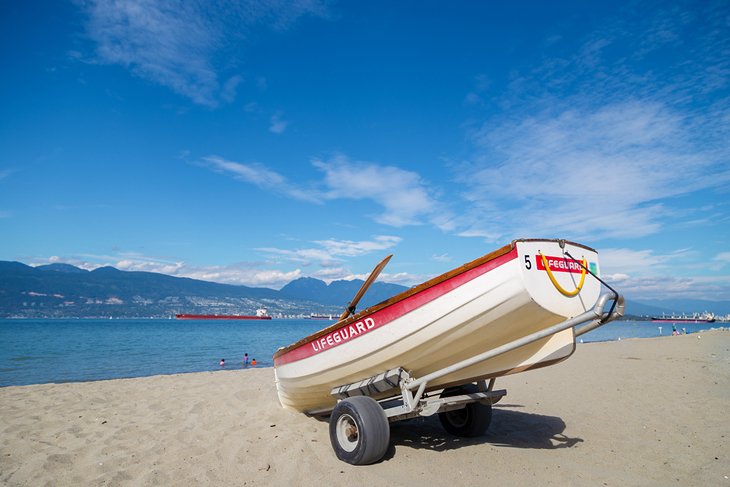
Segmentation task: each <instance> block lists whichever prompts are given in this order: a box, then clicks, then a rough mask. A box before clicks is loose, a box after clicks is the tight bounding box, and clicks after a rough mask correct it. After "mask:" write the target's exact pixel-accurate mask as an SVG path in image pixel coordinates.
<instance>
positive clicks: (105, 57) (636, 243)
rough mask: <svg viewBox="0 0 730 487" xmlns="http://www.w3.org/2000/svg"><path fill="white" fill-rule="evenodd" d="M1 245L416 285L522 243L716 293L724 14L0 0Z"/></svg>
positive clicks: (87, 263)
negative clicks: (554, 247) (568, 246)
mask: <svg viewBox="0 0 730 487" xmlns="http://www.w3.org/2000/svg"><path fill="white" fill-rule="evenodd" d="M0 39H1V41H0V49H1V50H0V53H1V56H2V58H1V59H2V66H3V75H2V77H1V78H0V86H2V89H1V90H0V107H2V109H0V235H1V236H2V238H0V259H2V260H18V261H21V262H24V263H27V264H31V265H38V264H44V263H49V262H68V263H71V264H74V265H78V266H80V267H84V268H87V269H92V268H95V267H99V266H102V265H113V266H115V267H118V268H120V269H123V270H144V271H153V272H163V273H167V274H171V275H176V276H188V277H194V278H200V279H206V280H213V281H218V282H226V283H233V284H245V285H249V286H265V287H271V288H279V287H281V286H282V285H284V284H286V283H287V282H289V281H291V280H293V279H296V278H298V277H303V276H312V277H318V278H321V279H324V280H327V281H329V280H332V279H342V278H345V279H349V278H353V277H360V278H362V277H363V276H364V275H366V274H367V273H368V272H369V271H370V269H371V268H372V267H373V266H374V265H375V263H377V262H378V261H379V260H380V259H381V258H382V257H384V256H385V255H386V254H388V253H394V254H395V257H394V258H393V260H391V263H390V264H389V266H388V267H387V268H386V270H385V271H384V273H383V274H382V278H381V279H383V280H385V281H390V282H397V283H401V284H405V285H412V284H416V283H419V282H421V281H423V280H425V279H427V278H429V277H431V276H434V275H437V274H440V273H442V272H445V271H447V270H449V269H451V268H453V267H456V266H458V265H461V264H462V263H465V262H467V261H469V260H471V259H474V258H476V257H479V256H481V255H483V254H485V253H487V252H489V251H491V250H494V249H495V248H498V247H501V246H502V245H504V244H506V243H508V242H510V241H511V240H512V239H515V238H521V237H546V238H566V239H570V240H574V241H578V242H581V243H584V244H586V245H589V246H592V247H594V248H596V249H598V250H599V254H600V256H601V263H602V272H603V275H604V276H605V277H606V278H607V279H608V280H610V281H611V282H612V283H614V284H615V286H616V287H617V288H618V289H620V290H622V291H623V292H625V293H626V295H627V296H628V297H629V298H633V299H639V300H641V299H644V300H650V299H666V298H680V297H681V298H705V299H711V300H728V299H730V244H728V241H729V240H730V239H729V238H728V237H729V236H730V235H729V230H728V229H730V197H729V196H730V144H729V142H728V141H730V96H729V95H730V90H729V86H728V84H729V82H730V6H729V5H728V3H727V2H724V1H714V2H713V1H706V2H573V3H571V2H562V3H560V4H557V5H556V4H553V3H552V2H466V1H465V2H319V1H317V0H308V1H296V0H295V1H283V0H272V1H266V0H264V1H260V2H251V1H241V2H233V1H227V0H218V1H207V2H198V1H194V0H190V1H155V0H130V1H121V0H120V1H111V0H109V1H106V0H97V1H93V0H89V1H77V2H63V1H62V2H44V3H43V4H42V5H41V4H38V3H36V2H22V1H16V2H3V3H2V5H1V6H0Z"/></svg>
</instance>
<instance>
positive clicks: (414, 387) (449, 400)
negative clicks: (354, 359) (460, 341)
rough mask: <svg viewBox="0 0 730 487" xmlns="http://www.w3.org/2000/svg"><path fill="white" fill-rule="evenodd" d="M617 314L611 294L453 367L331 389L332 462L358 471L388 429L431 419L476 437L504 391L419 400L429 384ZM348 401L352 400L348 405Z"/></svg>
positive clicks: (380, 450) (480, 385)
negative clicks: (384, 396)
mask: <svg viewBox="0 0 730 487" xmlns="http://www.w3.org/2000/svg"><path fill="white" fill-rule="evenodd" d="M609 301H613V303H612V305H611V307H610V309H609V310H608V311H605V312H604V308H605V307H606V304H607V303H608V302H609ZM623 313H624V299H623V297H622V296H621V295H619V294H617V293H615V292H611V293H606V294H603V295H601V297H600V298H599V299H598V301H597V302H596V304H595V306H594V307H593V308H592V309H591V310H589V311H587V312H585V313H582V314H581V315H579V316H576V317H574V318H571V319H568V320H565V321H563V322H562V323H559V324H557V325H554V326H551V327H549V328H546V329H544V330H541V331H538V332H536V333H533V334H531V335H528V336H525V337H522V338H520V339H517V340H514V341H512V342H510V343H507V344H505V345H503V346H501V347H497V348H495V349H492V350H488V351H486V352H484V353H481V354H478V355H475V356H473V357H470V358H469V359H466V360H463V361H462V362H459V363H457V364H453V365H449V366H447V367H444V368H442V369H439V370H437V371H435V372H432V373H431V374H428V375H426V376H423V377H419V378H416V377H411V376H410V374H408V372H407V371H405V370H403V369H402V368H397V369H392V370H389V371H387V372H384V373H382V374H379V375H377V376H375V377H371V378H368V379H365V380H362V381H359V382H355V383H352V384H346V385H342V386H339V387H335V388H333V389H332V391H331V394H332V396H334V397H335V398H337V399H338V400H340V401H341V402H339V403H338V405H337V406H336V407H335V409H334V411H333V412H332V416H331V419H330V439H331V441H332V445H333V448H334V450H335V452H336V454H337V456H338V458H340V459H341V460H343V461H346V462H348V463H352V464H358V465H359V464H369V463H373V462H376V461H378V460H380V459H381V458H382V456H383V455H384V454H385V451H386V450H387V447H388V445H389V442H390V435H389V429H388V427H387V425H388V423H392V422H395V421H401V420H404V419H409V418H414V417H417V416H432V415H434V414H439V419H440V420H441V422H442V424H443V425H444V427H445V428H446V429H447V431H449V432H451V433H454V434H457V435H459V436H467V437H468V436H478V435H480V434H482V433H483V432H484V431H485V430H486V429H487V427H488V426H489V422H490V420H491V406H492V405H493V404H496V403H497V402H499V400H500V399H502V397H504V396H505V395H506V394H507V391H506V390H505V389H501V390H496V391H495V390H494V384H495V381H496V378H492V379H490V380H489V382H487V381H486V380H482V381H478V382H477V390H476V391H474V390H470V389H468V388H467V389H464V388H461V389H460V388H455V389H452V390H451V391H448V390H447V391H448V392H449V393H447V394H446V395H444V394H443V393H442V394H441V395H440V396H439V397H435V396H428V395H425V394H424V391H425V390H426V387H427V384H428V382H429V381H432V380H435V379H438V378H440V377H443V376H445V375H448V374H450V373H453V372H455V371H458V370H461V369H464V368H466V367H469V366H470V365H473V364H475V363H478V362H482V361H484V360H488V359H490V358H493V357H496V356H498V355H501V354H503V353H507V352H509V351H512V350H515V349H517V348H519V347H522V346H524V345H526V344H528V343H532V342H535V341H538V340H540V339H543V338H545V337H546V336H550V335H552V334H555V333H558V332H560V331H563V330H567V329H570V328H573V329H574V333H575V336H576V337H577V336H580V335H583V334H584V333H587V332H589V331H591V330H594V329H596V328H598V327H600V326H602V325H604V324H606V323H608V322H610V321H613V320H615V319H618V318H620V317H621V316H623ZM576 327H579V328H576ZM398 389H400V394H397V395H394V397H392V398H389V399H386V400H381V401H379V402H376V401H375V400H374V399H372V397H371V396H372V395H376V394H382V393H383V392H386V391H389V390H391V391H393V392H394V393H395V391H396V390H398ZM351 398H357V399H356V400H355V401H352V399H351ZM348 401H349V402H348ZM475 403H480V406H481V407H478V408H475V407H474V405H475ZM373 404H375V405H377V407H378V408H382V411H383V413H384V414H383V415H379V414H371V415H370V417H369V418H368V420H367V421H364V420H363V419H362V418H365V417H368V416H367V412H368V410H375V409H373ZM470 406H471V408H470ZM485 406H486V407H485ZM462 409H463V410H464V412H463V413H461V414H458V415H456V417H455V416H454V414H453V413H451V412H452V411H458V410H462ZM351 411H353V412H351ZM480 416H481V417H480ZM384 426H385V428H384ZM383 431H386V432H387V434H383V433H382V432H383Z"/></svg>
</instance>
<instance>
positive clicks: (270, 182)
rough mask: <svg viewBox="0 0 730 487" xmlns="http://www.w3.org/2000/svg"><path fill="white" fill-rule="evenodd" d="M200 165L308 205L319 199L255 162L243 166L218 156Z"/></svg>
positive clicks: (207, 158)
mask: <svg viewBox="0 0 730 487" xmlns="http://www.w3.org/2000/svg"><path fill="white" fill-rule="evenodd" d="M201 165H203V166H206V167H209V168H211V169H213V170H214V171H216V172H220V173H225V174H230V175H232V176H233V177H234V178H235V179H238V180H239V181H243V182H246V183H251V184H255V185H256V186H258V187H260V188H262V189H266V190H269V191H273V192H276V193H283V194H285V195H287V196H289V197H291V198H295V199H299V200H302V201H308V202H310V203H319V199H318V198H317V196H316V194H314V193H313V192H312V191H309V190H307V189H306V188H303V187H302V188H300V187H298V186H296V185H294V184H292V183H290V182H289V181H287V179H286V178H285V177H284V176H282V175H281V174H279V173H277V172H276V171H272V170H271V169H269V168H267V167H266V166H265V165H263V164H260V163H257V162H254V163H250V164H243V163H240V162H234V161H229V160H226V159H224V158H222V157H219V156H206V157H203V158H202V162H201Z"/></svg>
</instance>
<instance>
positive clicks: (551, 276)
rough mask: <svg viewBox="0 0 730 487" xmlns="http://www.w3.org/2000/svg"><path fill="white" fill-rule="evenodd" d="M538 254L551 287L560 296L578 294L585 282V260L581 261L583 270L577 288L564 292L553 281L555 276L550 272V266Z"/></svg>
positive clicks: (555, 281) (558, 284)
mask: <svg viewBox="0 0 730 487" xmlns="http://www.w3.org/2000/svg"><path fill="white" fill-rule="evenodd" d="M538 253H539V254H540V258H541V259H542V265H543V266H544V267H545V270H546V271H547V274H548V277H549V278H550V280H551V281H552V283H553V286H555V289H557V290H558V291H560V292H561V293H562V294H564V295H566V296H575V295H576V294H578V293H579V292H580V290H581V288H582V287H583V283H584V282H585V280H586V267H587V265H586V264H587V263H586V260H585V259H583V261H582V263H583V265H582V266H581V267H582V269H583V270H582V272H581V275H580V282H579V283H578V287H576V288H575V290H574V291H566V290H565V289H564V288H563V286H561V285H560V283H559V282H558V281H557V280H556V279H555V276H554V275H553V271H551V270H550V266H549V265H548V261H547V259H546V258H545V256H544V255H542V252H538Z"/></svg>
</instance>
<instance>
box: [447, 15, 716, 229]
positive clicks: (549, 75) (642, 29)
mask: <svg viewBox="0 0 730 487" xmlns="http://www.w3.org/2000/svg"><path fill="white" fill-rule="evenodd" d="M707 10H712V9H707ZM682 14H683V12H681V11H679V12H661V11H660V12H658V13H657V14H656V16H655V17H654V18H652V19H644V18H641V19H637V18H635V17H634V18H632V19H631V21H628V20H626V21H624V20H622V21H619V22H614V23H609V24H608V25H607V26H606V27H605V28H603V29H601V30H600V31H598V32H595V33H593V34H592V35H591V36H589V37H588V38H587V39H585V40H584V42H583V44H582V46H581V47H579V48H578V49H577V50H576V51H575V54H574V55H573V56H572V57H570V56H569V57H565V58H559V57H555V58H548V59H546V60H544V61H543V62H542V64H541V65H539V66H536V67H534V68H533V69H532V70H530V71H526V72H524V73H522V74H521V75H519V76H516V77H515V78H514V79H513V80H512V83H511V84H510V89H509V92H508V95H507V99H506V100H505V106H507V107H508V108H509V110H508V111H505V113H504V114H498V115H493V116H491V117H489V118H488V119H486V120H484V121H483V123H481V124H478V125H477V126H476V127H474V129H473V130H472V132H471V134H470V137H471V141H472V142H473V144H474V150H473V154H472V156H471V157H470V158H468V160H467V161H465V163H464V164H462V165H460V166H459V171H461V173H462V174H463V175H464V176H463V177H462V178H461V182H462V183H463V184H464V185H465V186H466V188H467V191H466V192H465V193H464V197H465V198H466V201H467V202H468V204H469V205H470V207H471V209H470V211H468V212H466V214H464V215H462V216H460V217H459V218H457V219H456V221H455V226H456V228H457V229H458V231H459V232H460V234H461V235H464V236H480V237H483V238H486V239H489V240H494V239H503V238H505V237H507V238H512V237H517V236H526V235H545V236H557V235H566V236H569V237H571V238H575V239H585V238H590V239H591V240H597V239H602V238H632V237H642V236H647V235H651V234H655V233H657V232H659V231H660V230H661V229H662V227H663V224H664V221H666V220H667V217H669V216H674V211H675V208H674V206H673V201H672V199H673V198H676V197H678V196H682V195H687V194H690V193H692V192H696V191H705V190H712V189H716V188H719V187H721V186H723V185H727V184H728V182H730V145H728V143H727V140H730V130H729V129H728V124H727V120H728V119H730V101H728V99H727V97H726V95H725V94H723V93H721V92H719V91H718V89H719V88H721V87H722V86H724V87H727V82H726V83H725V84H724V85H718V83H717V80H716V79H715V78H716V77H715V75H714V74H713V73H715V72H730V71H728V68H729V67H730V63H729V62H728V60H727V56H724V55H722V54H721V52H722V51H723V50H726V49H727V48H728V47H730V41H729V40H728V39H729V38H728V37H727V36H721V35H718V33H717V30H709V29H704V28H699V29H695V30H692V31H685V30H684V29H685V26H686V24H687V22H692V21H693V22H697V21H698V19H697V18H694V20H693V18H692V16H686V15H682ZM699 17H703V18H704V20H707V21H708V22H709V23H710V24H712V25H715V26H716V27H718V28H719V26H720V25H722V22H724V20H723V19H724V18H723V17H722V16H718V15H715V14H712V12H704V13H703V14H701V15H699ZM690 32H691V33H695V32H703V33H704V35H703V36H702V37H701V38H699V39H698V38H694V37H690V34H689V33H690ZM559 42H560V41H558V43H559ZM677 43H680V44H684V47H685V49H684V50H673V51H672V53H673V55H672V56H671V57H669V59H671V60H672V61H673V62H672V63H670V64H671V67H670V68H667V69H666V70H665V69H664V68H659V69H660V70H661V73H656V72H655V71H653V70H652V68H653V67H654V63H648V64H647V63H646V57H647V55H648V53H653V52H654V51H656V50H659V49H663V48H674V47H676V45H677ZM688 46H689V47H688ZM638 47H641V48H642V49H643V52H642V53H638V52H637V49H638ZM690 53H692V54H690ZM665 71H666V72H665ZM726 79H727V78H726Z"/></svg>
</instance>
